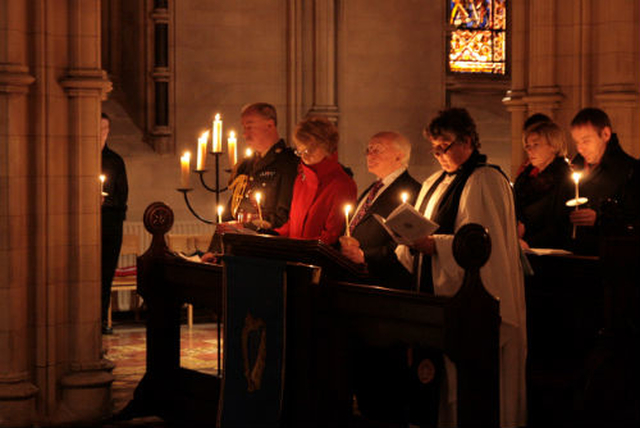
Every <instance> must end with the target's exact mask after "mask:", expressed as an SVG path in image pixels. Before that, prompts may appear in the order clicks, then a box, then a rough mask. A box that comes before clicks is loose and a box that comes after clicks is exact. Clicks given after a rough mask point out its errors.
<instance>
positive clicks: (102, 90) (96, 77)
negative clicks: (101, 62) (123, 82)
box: [60, 68, 113, 98]
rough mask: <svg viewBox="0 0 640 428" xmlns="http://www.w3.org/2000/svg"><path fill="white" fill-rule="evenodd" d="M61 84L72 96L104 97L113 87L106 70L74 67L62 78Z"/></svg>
mask: <svg viewBox="0 0 640 428" xmlns="http://www.w3.org/2000/svg"><path fill="white" fill-rule="evenodd" d="M60 85H61V86H62V87H63V88H64V90H65V92H66V93H67V94H69V96H72V97H82V96H95V95H96V93H97V94H99V95H100V97H101V98H104V97H105V96H106V94H107V93H109V92H110V91H111V89H112V88H113V84H112V83H111V81H110V80H109V79H108V78H107V74H106V73H105V72H104V70H101V69H95V68H89V69H83V68H73V69H69V70H68V71H67V75H66V76H65V77H63V78H62V79H61V80H60Z"/></svg>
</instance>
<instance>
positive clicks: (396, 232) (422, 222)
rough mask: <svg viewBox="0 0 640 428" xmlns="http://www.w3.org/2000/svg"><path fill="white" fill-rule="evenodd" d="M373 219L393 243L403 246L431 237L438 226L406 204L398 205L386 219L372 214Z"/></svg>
mask: <svg viewBox="0 0 640 428" xmlns="http://www.w3.org/2000/svg"><path fill="white" fill-rule="evenodd" d="M373 217H374V218H375V219H376V220H378V222H379V223H380V224H381V225H382V227H384V228H385V230H386V231H387V233H389V235H390V236H391V237H392V238H393V240H394V241H396V242H397V243H398V244H405V245H411V244H413V243H414V242H415V241H417V240H418V239H420V238H423V237H425V236H427V235H431V234H432V233H433V232H435V231H436V229H437V228H438V226H439V225H438V223H434V222H432V221H431V220H429V219H428V218H426V217H425V216H423V215H422V214H420V212H418V210H416V209H415V208H414V207H412V206H411V205H409V204H407V203H403V204H400V205H399V206H398V208H396V209H395V210H393V211H392V212H391V214H389V215H388V216H387V218H386V219H385V218H383V217H382V216H380V215H378V214H373Z"/></svg>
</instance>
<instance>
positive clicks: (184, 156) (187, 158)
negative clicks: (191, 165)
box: [182, 152, 191, 161]
mask: <svg viewBox="0 0 640 428" xmlns="http://www.w3.org/2000/svg"><path fill="white" fill-rule="evenodd" d="M182 159H184V160H186V161H189V160H191V152H184V153H183V155H182Z"/></svg>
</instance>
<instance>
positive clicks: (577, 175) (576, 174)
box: [571, 172, 582, 209]
mask: <svg viewBox="0 0 640 428" xmlns="http://www.w3.org/2000/svg"><path fill="white" fill-rule="evenodd" d="M571 178H573V181H574V182H575V183H576V209H578V201H579V200H580V191H579V185H580V178H582V174H580V173H579V172H574V173H573V174H571Z"/></svg>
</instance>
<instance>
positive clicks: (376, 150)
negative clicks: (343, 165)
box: [364, 146, 385, 156]
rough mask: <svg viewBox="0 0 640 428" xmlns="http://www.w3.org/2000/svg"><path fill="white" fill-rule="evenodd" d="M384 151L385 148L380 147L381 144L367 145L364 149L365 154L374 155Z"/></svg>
mask: <svg viewBox="0 0 640 428" xmlns="http://www.w3.org/2000/svg"><path fill="white" fill-rule="evenodd" d="M384 151H385V148H384V147H381V146H368V147H367V148H366V150H365V151H364V153H365V154H367V155H373V156H376V155H379V154H381V153H382V152H384Z"/></svg>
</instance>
